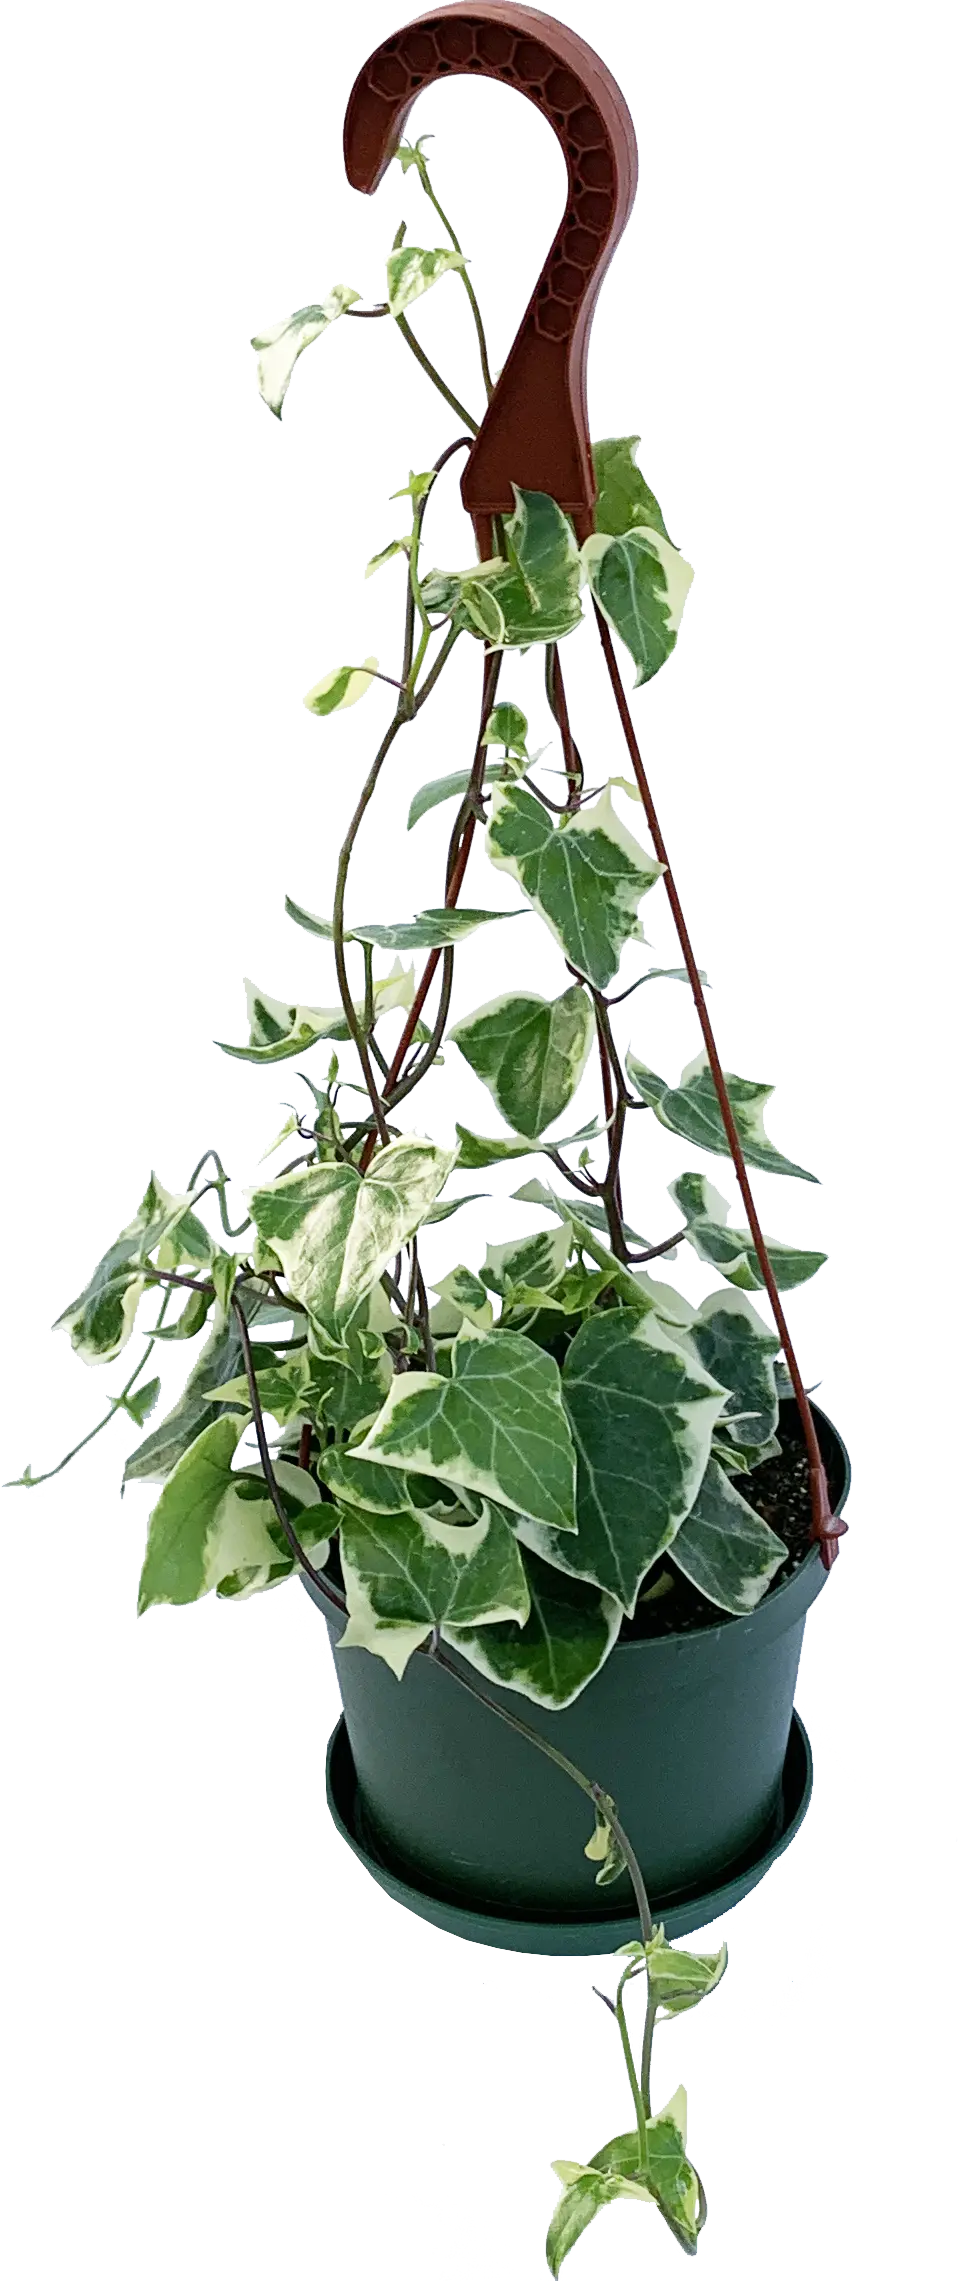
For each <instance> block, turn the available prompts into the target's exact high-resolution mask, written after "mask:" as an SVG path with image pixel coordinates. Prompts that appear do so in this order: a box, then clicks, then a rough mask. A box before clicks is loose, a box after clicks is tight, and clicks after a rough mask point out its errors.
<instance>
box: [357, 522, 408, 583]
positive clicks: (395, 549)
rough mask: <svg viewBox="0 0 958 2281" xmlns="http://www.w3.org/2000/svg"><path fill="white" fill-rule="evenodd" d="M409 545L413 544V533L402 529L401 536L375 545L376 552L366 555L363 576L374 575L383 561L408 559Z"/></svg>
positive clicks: (390, 561) (381, 566)
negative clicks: (379, 545)
mask: <svg viewBox="0 0 958 2281" xmlns="http://www.w3.org/2000/svg"><path fill="white" fill-rule="evenodd" d="M411 545H413V534H411V531H404V534H401V538H388V541H385V545H381V547H376V552H374V554H370V557H367V566H365V573H363V575H365V577H374V575H376V570H381V568H383V563H392V561H397V559H401V561H408V552H411Z"/></svg>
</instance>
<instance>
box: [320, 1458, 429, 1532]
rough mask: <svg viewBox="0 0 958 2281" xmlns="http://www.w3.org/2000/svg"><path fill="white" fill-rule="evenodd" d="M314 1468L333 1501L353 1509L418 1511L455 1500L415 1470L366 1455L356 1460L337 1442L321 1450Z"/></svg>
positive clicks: (376, 1511) (359, 1510) (387, 1512)
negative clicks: (405, 1470)
mask: <svg viewBox="0 0 958 2281" xmlns="http://www.w3.org/2000/svg"><path fill="white" fill-rule="evenodd" d="M317 1471H318V1473H319V1477H320V1480H321V1481H325V1483H326V1487H327V1489H330V1490H331V1491H332V1494H333V1496H334V1497H335V1499H336V1501H337V1503H338V1504H340V1505H346V1506H348V1507H350V1508H351V1510H352V1511H354V1512H359V1513H378V1514H385V1515H389V1514H393V1513H418V1512H422V1511H423V1510H424V1508H425V1507H427V1506H430V1505H435V1504H440V1503H442V1502H445V1503H446V1504H449V1505H452V1504H455V1502H456V1498H455V1492H454V1491H453V1490H451V1489H446V1490H444V1489H443V1488H442V1486H441V1484H439V1483H437V1482H435V1481H427V1480H424V1479H423V1478H422V1476H421V1475H419V1474H415V1473H400V1472H398V1471H397V1469H396V1467H395V1466H392V1465H375V1464H371V1463H370V1461H369V1459H368V1458H364V1459H361V1460H360V1461H359V1462H358V1463H357V1461H356V1459H355V1458H354V1457H353V1453H352V1450H350V1449H344V1448H343V1446H342V1444H341V1443H337V1442H332V1443H330V1445H329V1447H328V1448H326V1449H324V1450H323V1451H322V1452H321V1454H320V1458H319V1463H318V1466H317Z"/></svg>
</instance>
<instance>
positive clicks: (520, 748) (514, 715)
mask: <svg viewBox="0 0 958 2281" xmlns="http://www.w3.org/2000/svg"><path fill="white" fill-rule="evenodd" d="M528 734H529V723H528V721H527V720H526V716H525V714H524V712H523V711H522V709H521V707H520V706H519V705H510V704H507V703H504V704H501V705H494V706H493V708H492V711H491V713H490V715H489V719H488V721H487V722H486V726H485V729H484V731H483V737H482V741H483V744H484V745H504V746H505V748H506V751H507V752H512V753H515V755H516V758H517V759H518V760H528V758H529V754H528V751H527V749H526V738H527V736H528Z"/></svg>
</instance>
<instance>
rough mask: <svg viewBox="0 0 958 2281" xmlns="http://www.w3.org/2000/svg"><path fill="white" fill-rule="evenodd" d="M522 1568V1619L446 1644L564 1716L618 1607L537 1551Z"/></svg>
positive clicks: (614, 1628) (608, 1636) (588, 1676)
mask: <svg viewBox="0 0 958 2281" xmlns="http://www.w3.org/2000/svg"><path fill="white" fill-rule="evenodd" d="M498 1335H499V1336H500V1337H501V1336H503V1334H502V1333H501V1332H500V1333H499V1334H498ZM523 1565H524V1567H525V1572H526V1579H527V1582H528V1586H529V1601H530V1609H529V1616H528V1620H527V1622H526V1623H525V1624H522V1625H519V1624H517V1623H507V1624H489V1625H483V1626H482V1628H481V1629H477V1630H474V1631H465V1630H463V1631H457V1632H456V1633H455V1634H454V1635H451V1637H450V1645H451V1646H453V1647H455V1648H457V1649H458V1652H459V1654H460V1655H464V1656H465V1658H466V1661H467V1662H468V1663H471V1664H473V1665H474V1667H475V1669H476V1670H477V1671H479V1672H481V1673H482V1675H483V1677H484V1678H486V1679H491V1680H492V1681H494V1683H495V1685H496V1686H497V1687H508V1688H511V1689H512V1690H513V1692H514V1693H515V1694H517V1695H527V1696H528V1697H529V1700H530V1702H533V1703H541V1704H542V1705H543V1708H544V1709H546V1710H549V1711H563V1710H565V1709H566V1708H567V1706H568V1705H569V1704H570V1703H574V1702H575V1699H576V1696H577V1695H581V1693H582V1691H583V1688H585V1687H588V1685H589V1682H590V1680H592V1679H594V1678H595V1676H596V1673H597V1672H598V1671H601V1669H602V1665H603V1664H604V1663H605V1661H606V1659H607V1657H608V1656H610V1655H611V1653H612V1649H613V1648H614V1646H615V1643H616V1640H617V1639H618V1636H619V1627H620V1625H621V1621H622V1613H621V1609H620V1608H618V1607H617V1605H616V1603H615V1601H614V1600H612V1599H610V1597H609V1595H608V1593H607V1592H597V1591H596V1590H595V1589H594V1588H593V1586H592V1585H590V1584H583V1583H580V1582H579V1580H578V1578H577V1577H574V1576H562V1575H560V1574H559V1572H558V1570H557V1569H555V1568H553V1567H552V1566H550V1565H549V1564H548V1563H547V1562H546V1561H544V1560H539V1559H537V1557H536V1554H535V1553H534V1552H530V1551H527V1552H525V1553H524V1554H523Z"/></svg>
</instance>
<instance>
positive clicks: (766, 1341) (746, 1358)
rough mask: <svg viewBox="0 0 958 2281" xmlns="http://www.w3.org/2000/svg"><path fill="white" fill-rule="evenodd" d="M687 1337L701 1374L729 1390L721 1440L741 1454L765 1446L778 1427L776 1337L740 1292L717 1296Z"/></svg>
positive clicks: (701, 1310)
mask: <svg viewBox="0 0 958 2281" xmlns="http://www.w3.org/2000/svg"><path fill="white" fill-rule="evenodd" d="M688 1336H689V1337H690V1338H691V1339H692V1341H693V1343H694V1345H695V1349H696V1353H697V1354H698V1356H699V1360H700V1361H701V1362H702V1363H703V1364H704V1367H705V1369H706V1370H708V1371H711V1374H712V1376H713V1378H716V1379H717V1380H718V1383H719V1385H720V1386H724V1387H726V1388H727V1390H728V1400H727V1403H726V1408H725V1411H724V1413H723V1416H722V1433H723V1436H726V1437H727V1438H728V1440H729V1441H730V1442H732V1443H733V1444H736V1443H737V1444H739V1445H740V1446H741V1447H742V1448H746V1447H752V1446H754V1445H756V1444H758V1443H761V1442H766V1441H768V1440H769V1437H770V1436H771V1435H772V1434H774V1432H775V1429H776V1426H777V1425H778V1386H777V1383H776V1378H775V1356H776V1355H777V1353H778V1350H779V1343H780V1342H779V1337H778V1332H777V1331H770V1330H769V1329H768V1328H767V1326H766V1324H765V1323H763V1321H762V1318H761V1316H760V1315H758V1314H756V1312H755V1308H754V1307H753V1306H752V1305H751V1302H750V1301H749V1300H748V1299H746V1297H745V1294H744V1292H743V1291H715V1292H713V1293H712V1295H711V1297H710V1298H708V1299H706V1300H705V1302H704V1304H703V1305H702V1306H701V1307H700V1308H699V1311H698V1314H697V1315H696V1317H695V1320H694V1322H693V1323H691V1324H690V1326H689V1332H688Z"/></svg>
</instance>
